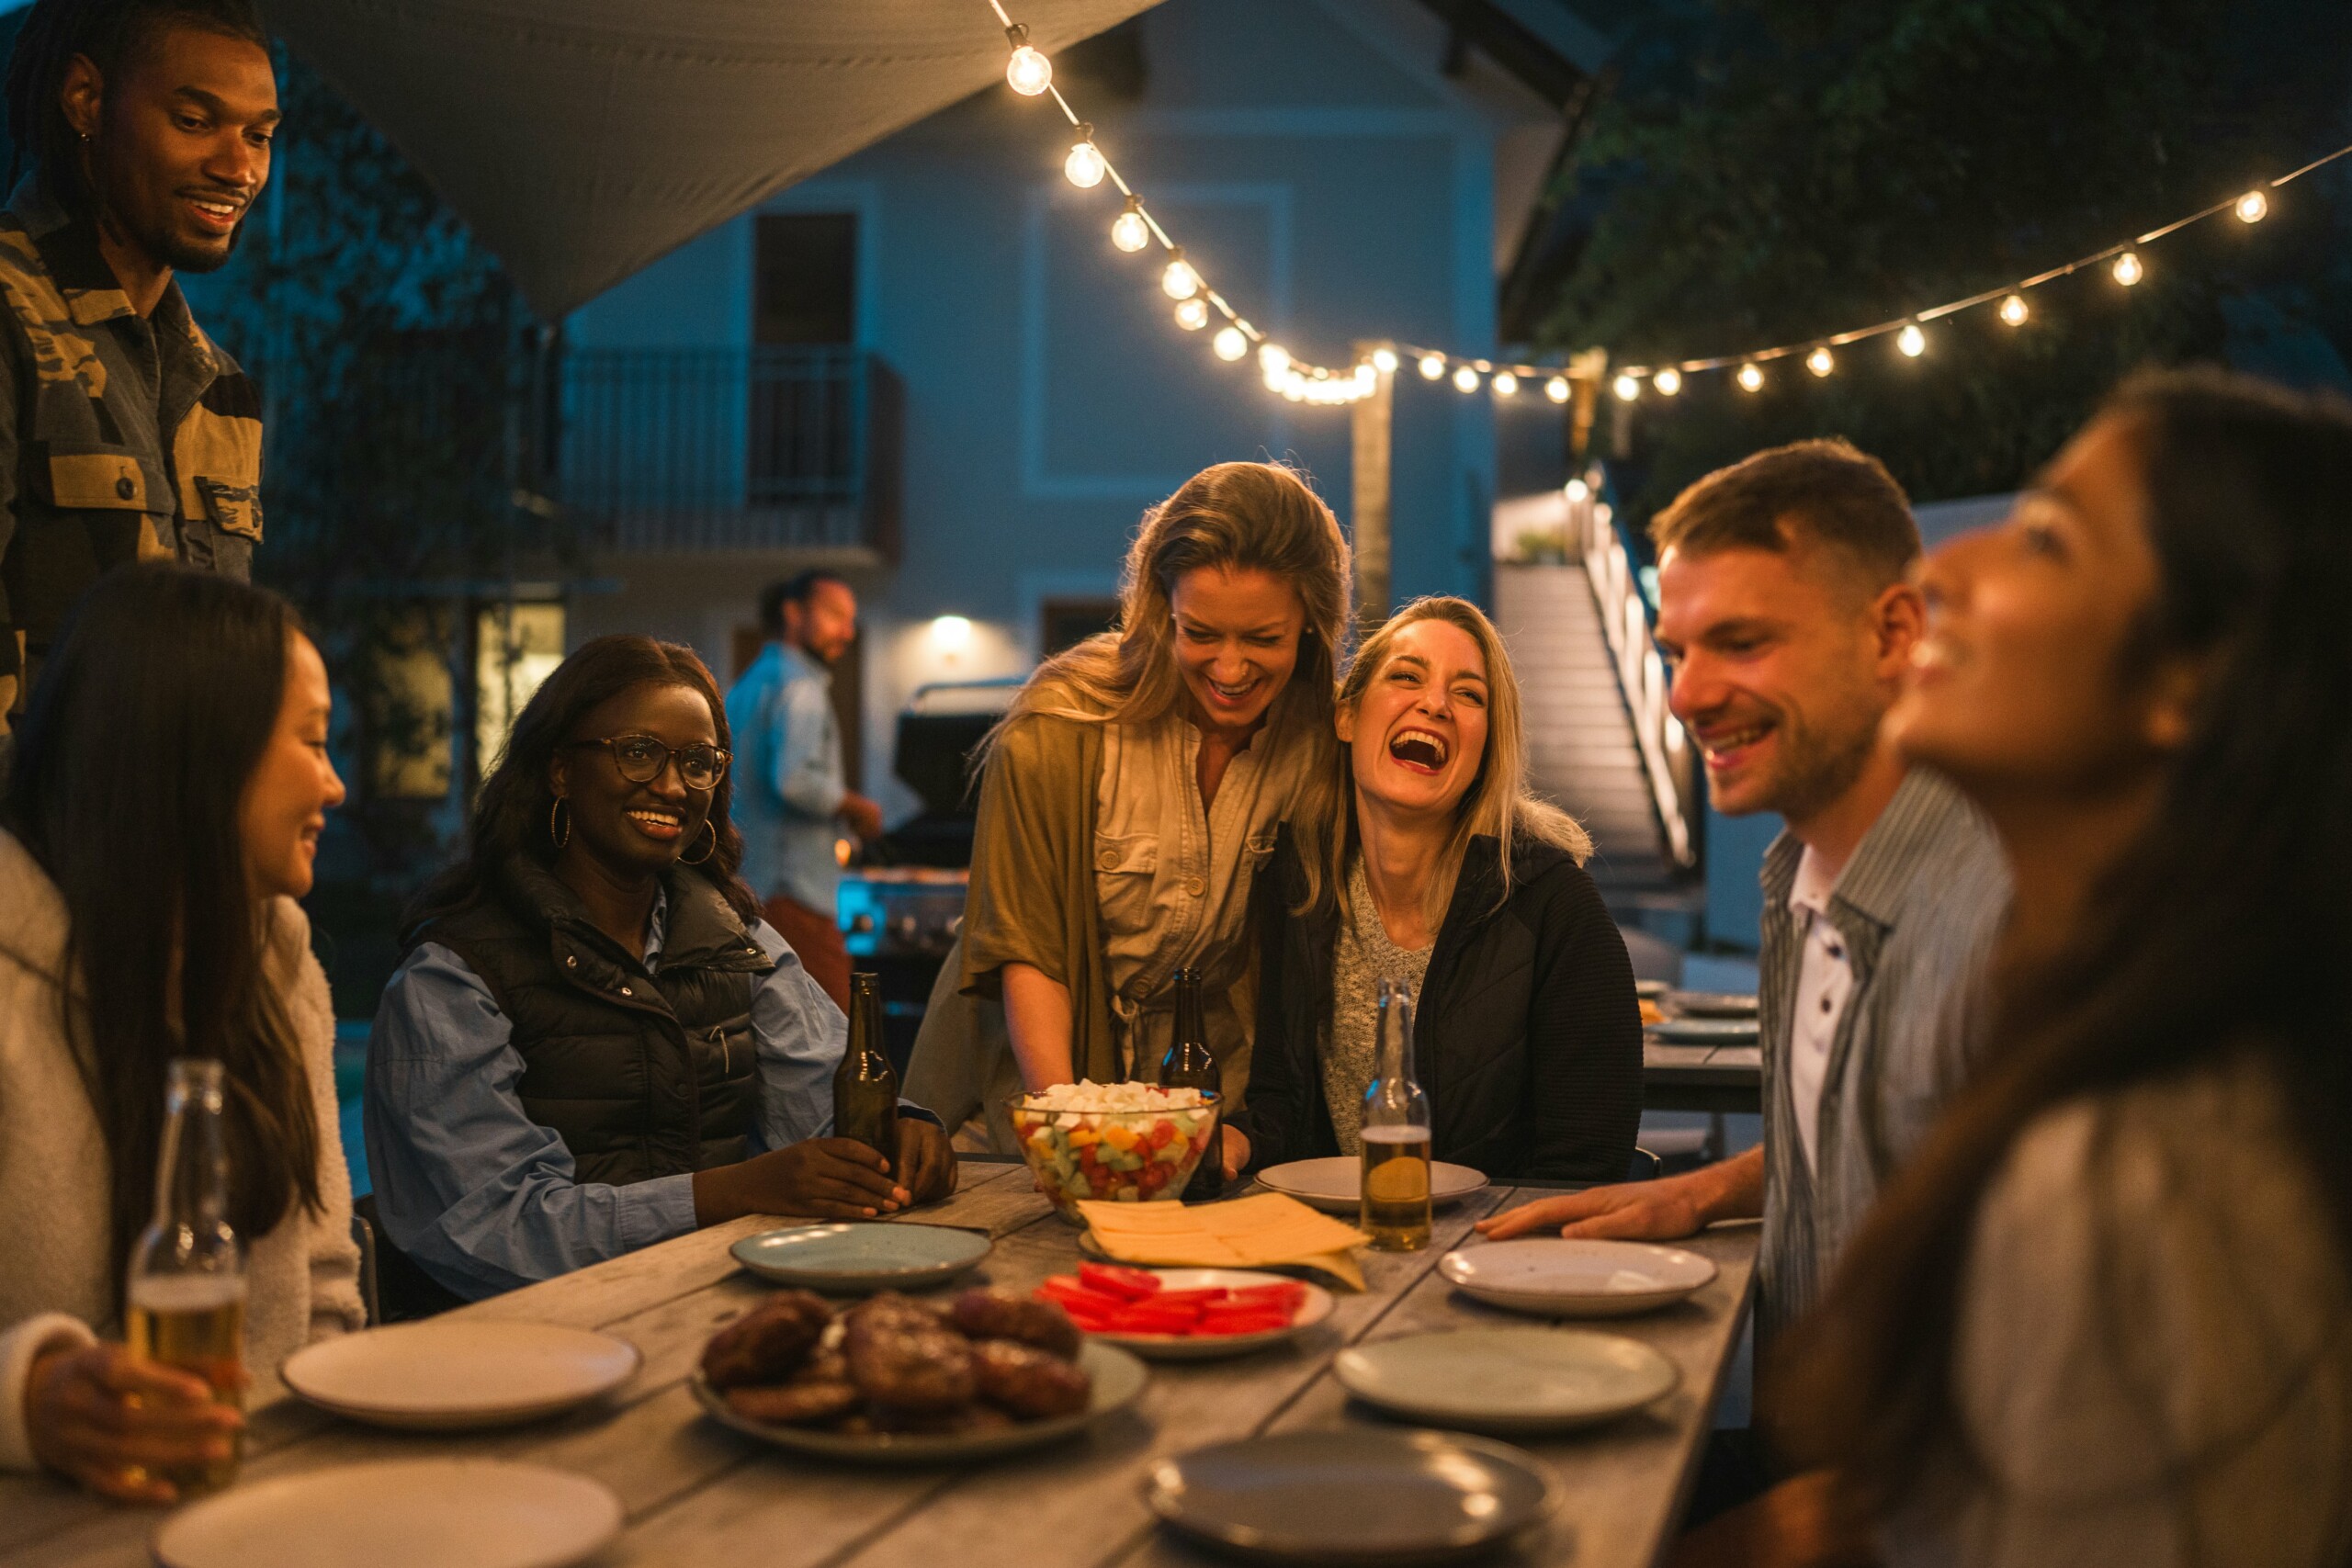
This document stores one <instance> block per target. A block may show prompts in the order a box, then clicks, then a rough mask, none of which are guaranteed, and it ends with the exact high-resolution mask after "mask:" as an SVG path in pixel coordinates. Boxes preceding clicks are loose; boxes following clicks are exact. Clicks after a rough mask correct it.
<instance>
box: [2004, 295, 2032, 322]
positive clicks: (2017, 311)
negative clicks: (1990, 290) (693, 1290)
mask: <svg viewBox="0 0 2352 1568" xmlns="http://www.w3.org/2000/svg"><path fill="white" fill-rule="evenodd" d="M2032 314H2033V310H2032V307H2030V306H2029V305H2028V304H2027V303H2026V302H2025V296H2024V295H2022V294H2012V295H2010V296H2009V297H2008V298H2007V299H2004V300H2002V301H2001V320H2003V321H2007V322H2008V324H2009V325H2011V326H2013V327H2021V326H2023V325H2025V319H2026V318H2027V317H2028V316H2030V315H2032Z"/></svg>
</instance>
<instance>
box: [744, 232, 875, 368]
mask: <svg viewBox="0 0 2352 1568" xmlns="http://www.w3.org/2000/svg"><path fill="white" fill-rule="evenodd" d="M757 245H758V255H757V259H756V262H755V265H756V267H757V270H758V276H759V281H758V284H757V288H758V293H757V295H756V297H755V298H754V299H753V300H752V342H754V343H763V344H765V343H778V344H785V343H851V342H854V341H855V340H856V337H857V330H856V327H857V217H856V215H855V214H854V213H849V212H770V213H763V214H762V215H761V217H760V220H759V229H758V241H757Z"/></svg>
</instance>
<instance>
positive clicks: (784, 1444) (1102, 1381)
mask: <svg viewBox="0 0 2352 1568" xmlns="http://www.w3.org/2000/svg"><path fill="white" fill-rule="evenodd" d="M1078 1364H1079V1365H1080V1366H1081V1367H1084V1368H1085V1369H1086V1370H1087V1371H1089V1372H1091V1373H1092V1374H1093V1377H1094V1397H1093V1399H1092V1400H1091V1402H1090V1403H1089V1404H1087V1407H1086V1408H1085V1409H1083V1410H1081V1411H1080V1412H1078V1414H1076V1415H1074V1416H1051V1417H1049V1418H1047V1419H1046V1420H1043V1421H1023V1422H1020V1423H1018V1424H1016V1425H1014V1426H1011V1427H998V1428H997V1429H995V1430H994V1431H989V1432H952V1433H944V1434H929V1433H920V1432H893V1433H880V1434H876V1435H875V1436H872V1437H849V1436H845V1435H844V1434H842V1433H840V1432H825V1431H820V1430H818V1429H817V1428H816V1427H772V1426H769V1425H768V1424H766V1423H765V1422H762V1421H747V1420H745V1419H744V1418H743V1417H742V1416H738V1415H736V1414H735V1412H734V1411H733V1410H732V1409H730V1408H729V1406H728V1404H727V1401H726V1399H725V1397H724V1396H723V1395H721V1394H720V1393H718V1391H717V1390H716V1389H714V1388H712V1387H711V1386H710V1384H709V1383H707V1382H704V1381H703V1375H702V1373H701V1372H700V1371H696V1372H695V1374H694V1376H693V1377H692V1378H690V1379H689V1380H688V1386H690V1387H691V1388H693V1390H694V1391H695V1399H696V1400H697V1401H699V1402H700V1403H701V1404H702V1407H703V1409H705V1410H706V1411H708V1412H709V1413H710V1417H711V1419H712V1420H714V1421H717V1422H718V1423H719V1424H720V1425H722V1426H726V1427H733V1428H734V1429H735V1430H736V1431H738V1432H741V1433H742V1434H743V1435H744V1436H745V1437H747V1438H758V1439H759V1440H760V1441H762V1442H763V1443H774V1444H775V1446H776V1447H777V1448H780V1449H792V1450H796V1451H797V1452H800V1453H804V1454H816V1455H818V1456H820V1458H824V1459H842V1460H854V1461H858V1462H861V1463H865V1464H937V1463H942V1462H944V1461H950V1460H972V1459H992V1458H994V1457H995V1456H996V1455H998V1454H1009V1453H1017V1452H1018V1451H1020V1450H1023V1449H1035V1448H1043V1447H1044V1446H1045V1445H1046V1444H1047V1443H1052V1442H1058V1441H1059V1440H1060V1439H1062V1438H1069V1437H1075V1436H1076V1435H1077V1434H1079V1433H1080V1432H1082V1431H1084V1430H1085V1429H1086V1428H1087V1427H1090V1426H1091V1425H1093V1424H1094V1423H1095V1422H1097V1421H1099V1420H1101V1419H1103V1417H1104V1416H1108V1415H1110V1414H1111V1413H1112V1412H1113V1411H1115V1410H1124V1409H1125V1408H1126V1407H1127V1406H1128V1405H1130V1404H1134V1403H1135V1402H1136V1397H1137V1396H1138V1395H1140V1394H1141V1393H1143V1385H1144V1384H1145V1383H1147V1382H1150V1381H1151V1373H1150V1372H1149V1371H1148V1370H1147V1369H1146V1368H1145V1366H1144V1364H1143V1363H1142V1362H1141V1361H1138V1360H1136V1359H1135V1358H1134V1357H1133V1356H1130V1355H1128V1354H1127V1353H1126V1352H1125V1350H1122V1349H1120V1348H1118V1347H1117V1346H1115V1345H1103V1344H1100V1343H1098V1342H1096V1341H1094V1340H1091V1339H1090V1340H1088V1341H1087V1342H1086V1343H1085V1344H1083V1345H1081V1346H1080V1347H1079V1351H1078Z"/></svg>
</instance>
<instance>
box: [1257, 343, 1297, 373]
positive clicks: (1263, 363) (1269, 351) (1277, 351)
mask: <svg viewBox="0 0 2352 1568" xmlns="http://www.w3.org/2000/svg"><path fill="white" fill-rule="evenodd" d="M1258 368H1259V369H1261V370H1263V371H1264V372H1265V373H1266V374H1267V375H1269V376H1279V375H1281V374H1282V373H1283V371H1285V370H1287V369H1289V368H1290V350H1289V349H1286V348H1284V347H1283V345H1282V344H1278V343H1269V344H1261V345H1260V347H1259V349H1258Z"/></svg>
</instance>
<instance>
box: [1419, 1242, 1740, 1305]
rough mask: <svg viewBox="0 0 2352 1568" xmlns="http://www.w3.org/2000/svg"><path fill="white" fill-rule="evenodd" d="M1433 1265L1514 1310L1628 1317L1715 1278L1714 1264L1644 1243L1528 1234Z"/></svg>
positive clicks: (1676, 1249) (1467, 1249)
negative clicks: (1583, 1239) (1582, 1239)
mask: <svg viewBox="0 0 2352 1568" xmlns="http://www.w3.org/2000/svg"><path fill="white" fill-rule="evenodd" d="M1437 1271H1438V1272H1439V1273H1441V1274H1442V1275H1444V1276H1445V1278H1446V1279H1447V1280H1450V1281H1451V1282H1452V1283H1453V1284H1454V1285H1456V1286H1458V1287H1459V1288H1460V1289H1462V1290H1463V1291H1464V1292H1467V1293H1469V1294H1470V1295H1473V1296H1476V1298H1478V1300H1480V1301H1482V1302H1487V1303H1492V1304H1493V1305H1495V1306H1499V1307H1509V1308H1510V1310H1511V1311H1513V1312H1525V1313H1533V1314H1536V1315H1537V1316H1539V1317H1625V1316H1629V1315H1631V1314H1634V1313H1637V1312H1648V1311H1650V1310H1652V1309H1653V1308H1656V1307H1662V1306H1665V1305H1667V1304H1668V1303H1673V1302H1679V1301H1680V1300H1681V1299H1682V1298H1683V1297H1685V1296H1687V1295H1689V1294H1690V1293H1691V1292H1693V1291H1695V1290H1697V1289H1699V1287H1700V1286H1702V1285H1704V1284H1705V1283H1707V1281H1708V1280H1713V1278H1714V1277H1715V1263H1714V1259H1713V1258H1702V1257H1701V1256H1700V1255H1699V1254H1697V1253H1695V1252H1686V1251H1684V1250H1683V1249H1682V1248H1680V1247H1658V1246H1656V1245H1654V1244H1652V1243H1650V1242H1646V1241H1579V1240H1574V1239H1571V1238H1569V1237H1567V1236H1557V1235H1549V1236H1545V1235H1533V1236H1521V1237H1518V1238H1516V1239H1514V1240H1511V1241H1489V1242H1486V1243H1483V1244H1481V1245H1479V1246H1477V1247H1462V1248H1460V1249H1459V1250H1457V1251H1453V1252H1449V1253H1447V1254H1446V1255H1445V1256H1444V1257H1443V1258H1439V1259H1438V1264H1437Z"/></svg>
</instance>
